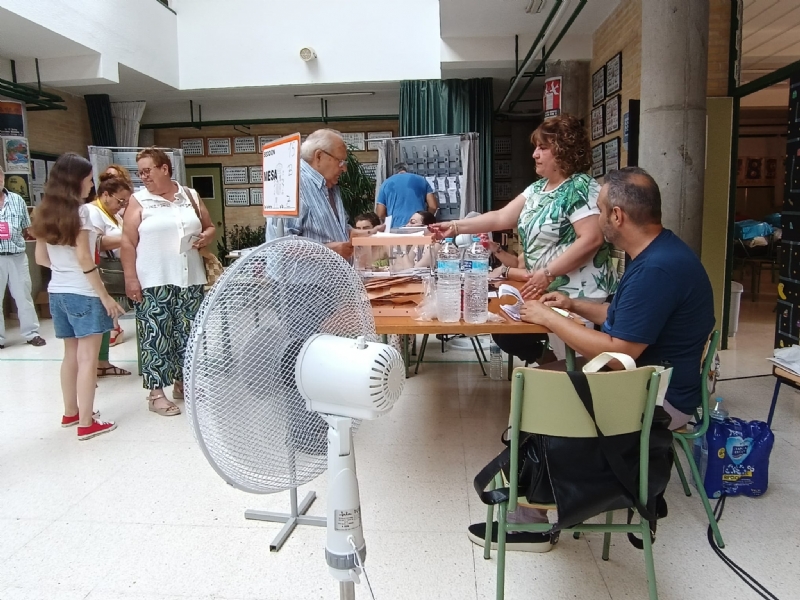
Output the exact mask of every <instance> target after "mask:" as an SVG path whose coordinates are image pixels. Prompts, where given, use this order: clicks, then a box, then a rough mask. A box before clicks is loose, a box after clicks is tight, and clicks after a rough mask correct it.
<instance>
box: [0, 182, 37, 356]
mask: <svg viewBox="0 0 800 600" xmlns="http://www.w3.org/2000/svg"><path fill="white" fill-rule="evenodd" d="M3 181H5V174H4V173H3V169H2V167H0V182H3ZM30 226H31V220H30V217H29V216H28V207H26V206H25V201H24V200H23V199H22V197H21V196H20V195H19V194H15V193H14V192H9V191H8V190H7V189H6V188H4V187H0V303H2V301H3V296H5V293H6V286H8V291H9V292H11V296H12V297H13V298H14V302H16V304H17V315H18V316H19V329H20V333H21V334H22V337H24V338H25V340H26V341H27V343H29V344H30V345H31V346H44V345H45V343H46V342H45V341H44V339H42V337H41V336H40V335H39V320H38V319H37V318H36V309H35V308H34V306H33V300H32V299H31V274H30V271H28V255H27V254H25V231H26V230H27V229H28V227H30ZM5 344H6V325H5V319H4V318H3V313H2V309H0V349H2V348H4V347H5Z"/></svg>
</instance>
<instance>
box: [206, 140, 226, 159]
mask: <svg viewBox="0 0 800 600" xmlns="http://www.w3.org/2000/svg"><path fill="white" fill-rule="evenodd" d="M230 153H231V138H208V155H209V156H228V155H229V154H230Z"/></svg>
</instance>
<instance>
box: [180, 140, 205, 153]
mask: <svg viewBox="0 0 800 600" xmlns="http://www.w3.org/2000/svg"><path fill="white" fill-rule="evenodd" d="M181 150H183V155H184V156H204V155H205V153H206V149H205V140H204V139H203V138H183V139H181Z"/></svg>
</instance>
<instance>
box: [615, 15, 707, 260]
mask: <svg viewBox="0 0 800 600" xmlns="http://www.w3.org/2000/svg"><path fill="white" fill-rule="evenodd" d="M708 13H709V5H708V0H642V77H641V101H642V104H641V123H640V137H639V164H640V165H641V166H642V167H643V168H645V169H647V170H648V171H649V172H650V174H651V175H652V176H653V178H654V179H655V180H656V182H657V183H658V185H659V187H660V188H661V198H662V213H663V222H664V226H665V227H668V228H669V229H671V230H672V231H674V232H675V233H676V234H677V235H678V236H680V238H681V239H682V240H683V241H685V242H686V243H687V244H688V245H689V246H690V247H691V248H692V249H693V250H694V251H695V252H696V253H697V254H700V248H701V246H702V232H703V178H704V170H705V150H706V86H707V78H708V77H707V75H708ZM622 61H623V70H622V76H623V77H625V69H624V64H625V56H624V55H623V57H622Z"/></svg>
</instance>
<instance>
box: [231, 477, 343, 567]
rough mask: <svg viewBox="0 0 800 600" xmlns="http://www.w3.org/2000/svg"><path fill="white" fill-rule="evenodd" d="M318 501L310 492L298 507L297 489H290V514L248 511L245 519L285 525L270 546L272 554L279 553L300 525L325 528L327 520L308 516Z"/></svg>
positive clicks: (314, 493) (313, 493) (315, 494)
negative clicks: (309, 510)
mask: <svg viewBox="0 0 800 600" xmlns="http://www.w3.org/2000/svg"><path fill="white" fill-rule="evenodd" d="M316 499H317V493H316V492H308V494H306V497H305V498H303V501H302V502H301V503H300V505H299V506H298V504H297V488H289V511H290V512H289V514H286V513H274V512H268V511H263V510H246V511H244V518H245V519H252V520H254V521H271V522H273V523H285V525H284V526H283V528H281V530H280V531H279V532H278V535H276V536H275V539H274V540H272V543H271V544H270V545H269V551H270V552H277V551H278V550H280V549H281V546H283V544H284V542H286V540H287V539H288V538H289V536H290V535H291V533H292V531H294V528H295V527H297V526H298V525H313V526H315V527H325V526H326V523H327V520H326V518H325V517H312V516H309V515H307V514H306V512H308V509H309V507H310V506H311V505H312V504H313V503H314V500H316Z"/></svg>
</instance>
